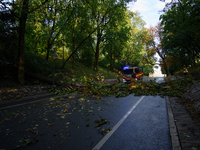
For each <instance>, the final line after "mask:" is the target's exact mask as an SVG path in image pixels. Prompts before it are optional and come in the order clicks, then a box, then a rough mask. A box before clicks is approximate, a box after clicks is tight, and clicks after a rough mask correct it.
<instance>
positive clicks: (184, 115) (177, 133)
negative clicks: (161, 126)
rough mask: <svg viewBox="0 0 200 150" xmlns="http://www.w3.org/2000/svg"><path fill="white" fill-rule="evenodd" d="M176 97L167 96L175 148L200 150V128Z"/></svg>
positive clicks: (173, 147) (178, 149) (176, 149)
mask: <svg viewBox="0 0 200 150" xmlns="http://www.w3.org/2000/svg"><path fill="white" fill-rule="evenodd" d="M178 101H179V99H178V98H176V97H167V98H166V103H167V110H168V117H169V126H170V135H171V140H172V149H173V150H200V129H199V128H198V127H197V126H196V125H195V123H194V121H193V120H192V118H191V116H190V115H189V114H188V112H187V110H186V109H185V108H184V106H182V105H181V104H179V103H178Z"/></svg>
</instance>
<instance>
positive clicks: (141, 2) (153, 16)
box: [128, 0, 170, 28]
mask: <svg viewBox="0 0 200 150" xmlns="http://www.w3.org/2000/svg"><path fill="white" fill-rule="evenodd" d="M169 1H170V0H165V2H161V1H160V0H137V2H131V3H129V4H128V8H129V10H131V11H133V12H135V11H138V12H139V13H140V16H142V19H143V20H144V21H145V22H146V25H145V27H147V28H149V27H150V26H155V25H157V23H158V22H159V17H160V15H161V14H162V12H159V11H161V10H162V9H163V8H164V7H165V3H166V2H169Z"/></svg>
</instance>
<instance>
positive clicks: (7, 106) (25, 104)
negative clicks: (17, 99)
mask: <svg viewBox="0 0 200 150" xmlns="http://www.w3.org/2000/svg"><path fill="white" fill-rule="evenodd" d="M58 97H61V96H55V97H52V98H58ZM46 100H50V98H45V99H42V100H37V101H31V102H26V103H21V104H16V105H12V106H7V107H2V108H0V110H3V109H8V108H12V107H17V106H22V105H26V104H31V103H36V102H40V101H46Z"/></svg>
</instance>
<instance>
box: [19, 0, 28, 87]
mask: <svg viewBox="0 0 200 150" xmlns="http://www.w3.org/2000/svg"><path fill="white" fill-rule="evenodd" d="M28 1H29V0H24V2H23V6H22V12H21V17H20V22H19V31H18V32H19V49H18V80H19V83H20V84H24V83H25V79H24V73H25V70H24V43H25V29H26V20H27V13H28Z"/></svg>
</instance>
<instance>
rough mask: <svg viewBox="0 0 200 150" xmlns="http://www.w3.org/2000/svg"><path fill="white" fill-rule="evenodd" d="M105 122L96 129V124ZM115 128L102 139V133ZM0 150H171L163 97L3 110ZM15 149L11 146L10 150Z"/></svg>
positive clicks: (74, 98)
mask: <svg viewBox="0 0 200 150" xmlns="http://www.w3.org/2000/svg"><path fill="white" fill-rule="evenodd" d="M101 119H105V120H106V121H107V122H106V124H103V125H101V126H97V125H96V124H95V122H97V120H101ZM106 128H112V130H111V131H110V132H106V134H104V135H103V134H102V132H101V131H102V129H106ZM0 134H1V136H0V149H6V150H7V149H14V148H16V147H20V148H21V149H27V150H35V149H38V150H46V149H60V150H66V149H69V150H79V149H80V150H90V149H91V150H94V149H101V150H118V149H119V150H121V149H123V150H161V149H162V150H171V140H170V133H169V125H168V116H167V109H166V102H165V99H164V98H161V97H159V96H134V95H133V94H131V95H129V96H127V97H121V98H115V97H114V96H112V97H105V98H103V99H96V98H94V97H88V98H84V97H83V96H82V95H81V94H74V95H71V96H68V97H66V96H65V98H57V99H44V101H42V99H40V100H39V101H37V102H35V103H34V102H33V101H32V102H31V103H23V102H21V104H9V107H8V106H0ZM11 143H12V144H11Z"/></svg>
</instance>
